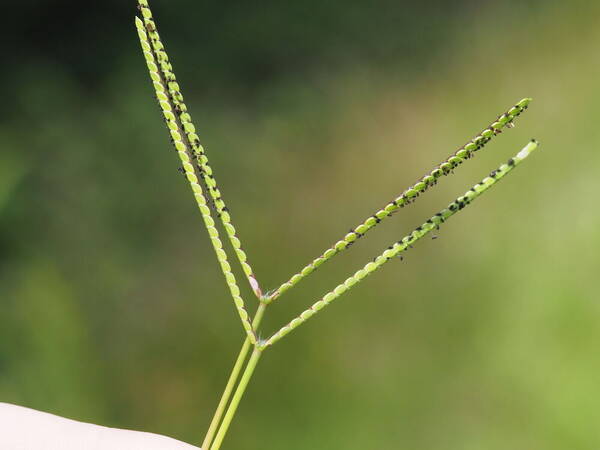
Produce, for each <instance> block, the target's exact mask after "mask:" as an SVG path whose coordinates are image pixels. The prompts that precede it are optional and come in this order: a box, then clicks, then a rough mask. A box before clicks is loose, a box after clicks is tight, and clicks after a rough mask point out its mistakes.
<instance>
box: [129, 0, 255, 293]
mask: <svg viewBox="0 0 600 450" xmlns="http://www.w3.org/2000/svg"><path fill="white" fill-rule="evenodd" d="M138 5H139V9H140V11H141V14H142V17H143V21H144V26H145V28H146V30H145V31H146V32H147V36H148V37H149V38H150V39H149V42H150V44H151V46H152V52H153V54H154V55H155V57H156V60H157V61H158V67H157V69H158V70H157V71H158V72H159V73H160V74H161V76H162V77H163V79H164V80H165V82H166V86H167V87H168V89H166V90H165V95H166V97H167V98H168V101H170V103H171V104H172V105H173V111H171V112H170V118H171V119H172V120H174V121H176V122H177V123H178V125H179V127H180V128H181V129H182V130H183V132H184V133H185V136H186V140H187V144H188V145H189V146H190V147H191V149H192V155H193V161H194V163H195V164H196V165H197V166H198V168H199V173H200V178H201V181H202V182H203V184H204V186H205V188H206V190H207V191H208V192H209V194H210V197H211V199H212V205H213V208H214V210H215V212H216V214H217V216H218V217H219V218H220V219H221V222H222V224H223V227H224V228H225V232H226V233H227V236H228V238H229V241H230V242H231V245H232V246H233V248H234V251H235V253H236V256H237V258H238V260H239V262H240V264H241V266H242V270H243V271H244V274H245V275H246V277H247V279H248V282H249V283H250V287H251V288H252V290H253V292H254V293H255V294H256V296H257V297H258V298H259V299H261V298H262V297H263V294H262V290H261V288H260V286H259V284H258V281H257V280H256V277H255V276H254V273H253V271H252V268H251V267H250V264H248V261H247V256H246V253H245V252H244V250H243V249H242V246H241V242H240V240H239V238H238V237H237V235H236V230H235V227H234V226H233V224H232V223H231V216H230V213H229V210H228V209H227V206H226V205H225V202H224V201H223V197H222V195H221V192H220V190H219V188H218V186H217V184H216V181H215V177H214V176H213V171H212V169H211V167H210V166H209V164H208V158H207V156H206V153H205V152H204V148H203V147H202V145H200V138H199V137H198V134H196V128H195V126H194V124H193V123H192V117H191V116H190V114H189V112H188V109H187V106H186V105H185V103H184V101H183V95H182V93H181V89H180V87H179V84H178V83H177V79H176V78H175V74H174V73H173V67H172V65H171V63H170V62H169V57H168V55H167V53H166V51H165V48H164V45H163V43H162V41H161V39H160V36H159V34H158V31H157V28H156V23H155V22H154V20H153V18H152V12H151V11H150V7H149V6H148V2H147V0H138ZM162 100H164V99H161V98H159V101H162Z"/></svg>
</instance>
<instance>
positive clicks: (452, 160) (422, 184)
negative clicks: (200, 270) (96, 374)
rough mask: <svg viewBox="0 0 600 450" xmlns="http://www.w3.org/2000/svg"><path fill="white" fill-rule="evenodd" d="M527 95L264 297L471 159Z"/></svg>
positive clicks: (291, 283) (507, 122)
mask: <svg viewBox="0 0 600 450" xmlns="http://www.w3.org/2000/svg"><path fill="white" fill-rule="evenodd" d="M530 102H531V98H524V99H523V100H521V101H520V102H518V103H517V104H516V105H514V106H513V107H512V108H510V109H509V110H508V111H507V112H505V113H504V114H502V115H500V116H499V117H498V118H497V119H496V120H495V121H494V122H493V123H492V124H491V125H490V126H489V127H487V128H486V129H484V130H483V131H482V132H481V133H479V134H478V135H477V136H475V137H474V138H473V139H471V140H470V141H469V142H467V143H466V144H465V145H463V146H462V147H460V148H459V149H458V150H457V151H456V152H454V153H453V154H452V155H451V156H449V157H448V158H446V160H445V161H443V162H442V163H440V164H438V165H437V166H436V167H434V168H433V169H432V170H431V171H430V172H429V173H427V174H426V175H425V176H423V177H422V178H421V179H420V180H419V181H417V182H416V183H415V184H414V185H412V186H411V187H409V188H408V189H406V190H405V191H404V192H403V193H402V194H401V195H400V196H399V197H397V198H395V199H394V200H392V201H391V202H389V203H388V204H387V205H385V206H384V207H383V208H381V209H380V210H379V211H377V212H376V213H375V214H373V215H372V216H370V217H369V218H367V219H366V220H365V221H364V222H363V223H361V224H360V225H358V226H357V227H355V228H353V229H352V230H350V232H349V233H348V234H346V235H345V236H344V237H343V238H342V239H340V240H339V241H338V242H336V243H335V244H334V245H333V246H332V247H330V248H329V249H327V250H326V251H325V252H324V253H323V254H322V255H321V256H319V257H318V258H316V259H315V260H313V261H312V262H311V263H310V264H308V265H307V266H306V267H304V268H303V269H302V270H301V271H300V272H298V273H296V274H295V275H293V276H292V277H291V278H290V279H289V280H288V281H286V282H285V283H283V284H282V285H281V286H279V287H278V288H277V289H275V290H274V291H272V292H271V293H270V294H269V295H268V298H267V301H268V302H271V301H273V300H275V299H277V298H278V297H279V296H280V295H281V294H283V293H284V292H285V291H287V290H288V289H290V288H291V287H293V286H295V285H296V284H297V283H298V282H299V281H300V280H302V279H303V278H305V277H306V276H307V275H309V274H311V273H312V272H314V271H315V269H317V268H318V267H319V266H320V265H321V264H323V263H324V262H325V261H327V260H329V259H331V258H333V257H334V256H335V255H337V254H338V253H340V252H341V251H342V250H344V249H346V248H348V247H350V246H351V245H352V244H353V243H354V242H355V241H356V240H357V239H359V238H361V237H362V236H364V234H365V233H367V232H368V231H369V230H370V229H372V228H373V227H374V226H375V225H377V224H378V223H379V222H381V221H382V220H383V219H385V218H386V217H388V216H390V215H392V214H393V213H394V212H395V211H397V210H398V209H400V208H404V206H406V205H408V204H410V203H413V202H414V201H415V200H416V198H417V197H418V196H419V195H420V194H422V193H424V192H425V191H426V190H427V189H428V188H429V187H430V186H433V185H435V184H437V180H438V179H439V178H440V177H441V176H442V175H448V174H450V173H452V171H453V170H454V168H456V167H457V166H458V165H460V164H462V163H463V162H464V161H465V160H467V159H469V158H471V157H472V156H473V154H474V153H475V152H477V151H478V150H480V149H482V148H483V147H484V146H485V144H487V143H488V142H489V141H490V140H491V139H492V138H493V137H494V136H495V135H497V134H499V133H501V132H502V129H503V128H504V127H509V128H512V127H513V126H514V123H513V121H514V120H515V119H516V118H517V117H518V116H519V115H520V114H521V113H522V112H523V111H524V110H526V109H527V107H528V106H529V103H530Z"/></svg>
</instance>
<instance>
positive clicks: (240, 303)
mask: <svg viewBox="0 0 600 450" xmlns="http://www.w3.org/2000/svg"><path fill="white" fill-rule="evenodd" d="M140 3H142V2H141V1H140ZM144 11H149V10H148V9H142V12H144ZM146 14H147V13H144V15H146ZM135 24H136V28H137V31H138V36H139V38H140V43H141V46H142V51H143V54H144V58H145V60H146V65H147V66H148V72H149V73H150V78H151V80H152V84H153V86H154V91H155V93H156V98H157V100H158V103H159V105H160V108H161V110H162V113H163V116H164V118H165V121H166V124H167V127H168V129H169V133H170V134H171V139H172V141H173V145H174V146H175V149H176V150H177V154H178V155H179V159H180V160H181V164H182V170H183V173H184V175H185V177H186V178H187V180H188V182H189V184H190V187H191V188H192V191H193V193H194V197H195V199H196V204H197V205H198V209H199V210H200V213H201V215H202V219H203V220H204V225H205V226H206V229H207V231H208V235H209V237H210V241H211V243H212V245H213V248H214V250H215V253H216V255H217V260H218V261H219V265H220V267H221V270H222V272H223V275H224V276H225V281H226V282H227V286H228V288H229V292H230V293H231V296H232V297H233V301H234V303H235V306H236V309H237V311H238V314H239V316H240V319H241V321H242V325H243V327H244V329H245V330H246V334H247V335H248V338H249V339H250V341H251V342H252V343H253V344H254V343H256V334H255V332H254V330H253V328H252V325H251V323H250V319H249V317H248V312H247V311H246V308H245V305H244V300H243V299H242V297H241V295H240V289H239V287H238V285H237V282H236V279H235V276H234V274H233V272H232V271H231V266H230V265H229V262H228V261H227V254H226V253H225V251H224V249H223V244H222V243H221V239H220V238H219V232H218V230H217V229H216V228H215V222H214V220H213V218H212V216H211V213H210V208H209V206H208V204H207V200H206V197H205V195H204V192H203V189H202V186H201V185H200V183H199V176H198V175H199V174H198V168H197V167H196V166H195V165H194V164H193V158H194V157H193V149H192V148H191V146H190V143H189V140H188V138H187V135H186V133H185V131H184V128H185V124H183V126H182V124H181V122H179V121H178V120H177V117H176V115H175V113H174V111H175V110H176V109H177V107H176V104H175V103H174V102H173V100H172V97H171V95H170V94H169V92H168V88H167V81H166V80H165V78H164V76H163V74H162V72H161V71H160V70H159V69H158V62H157V56H156V53H155V52H154V50H153V48H152V46H151V44H150V42H149V41H148V35H147V30H148V29H150V28H151V27H149V26H148V24H144V22H142V21H141V20H140V19H139V18H138V17H136V20H135Z"/></svg>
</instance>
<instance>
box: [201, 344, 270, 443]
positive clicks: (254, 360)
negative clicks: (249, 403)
mask: <svg viewBox="0 0 600 450" xmlns="http://www.w3.org/2000/svg"><path fill="white" fill-rule="evenodd" d="M261 355H262V351H261V350H260V349H258V348H257V347H255V348H254V352H253V353H252V356H251V357H250V360H249V361H248V365H247V366H246V370H244V373H243V375H242V379H241V380H240V384H239V385H238V387H237V389H236V390H235V394H234V395H233V398H232V399H231V404H230V405H229V409H227V412H226V413H225V417H224V418H223V423H222V424H221V428H219V432H218V433H217V436H216V437H215V440H214V442H213V444H212V446H211V447H210V450H219V449H220V448H221V444H222V443H223V439H224V438H225V434H227V430H228V429H229V425H231V421H232V419H233V416H235V412H236V411H237V408H238V406H239V404H240V400H241V399H242V396H243V395H244V392H246V388H247V387H248V383H249V382H250V378H252V374H253V373H254V369H255V368H256V365H257V364H258V360H259V359H260V356H261ZM205 450H208V449H205Z"/></svg>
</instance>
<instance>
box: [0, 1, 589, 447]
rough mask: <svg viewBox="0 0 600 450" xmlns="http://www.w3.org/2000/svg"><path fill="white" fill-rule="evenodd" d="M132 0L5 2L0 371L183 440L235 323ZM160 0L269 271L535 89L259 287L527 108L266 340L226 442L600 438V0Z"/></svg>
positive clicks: (312, 290) (502, 442)
mask: <svg viewBox="0 0 600 450" xmlns="http://www.w3.org/2000/svg"><path fill="white" fill-rule="evenodd" d="M129 3H131V5H130V4H129ZM133 3H134V2H123V1H120V0H119V1H117V0H113V1H106V2H96V3H94V2H92V3H88V4H86V5H85V7H82V6H81V4H80V3H75V2H67V1H56V2H47V1H37V2H26V3H22V4H19V6H13V7H12V8H13V9H14V11H11V13H10V17H11V18H12V20H11V25H10V27H12V28H8V29H5V32H7V33H8V36H9V38H10V40H9V42H11V43H12V44H11V45H10V46H9V48H8V49H6V61H8V64H7V65H6V66H5V68H4V70H3V71H2V73H1V74H0V80H1V81H2V85H3V86H4V87H5V91H4V92H3V96H4V99H3V103H4V108H3V110H2V120H1V121H0V142H1V145H2V151H1V152H0V299H1V300H2V303H1V304H2V314H0V400H2V401H9V402H14V403H18V404H22V405H25V406H30V407H33V408H37V409H42V410H46V411H51V412H54V413H57V414H61V415H65V416H68V417H73V418H77V419H80V420H86V421H93V422H99V423H103V424H106V425H112V426H119V427H129V428H136V429H143V430H148V431H154V432H159V433H164V434H168V435H171V436H174V437H177V438H179V439H183V440H187V441H190V442H198V441H199V440H200V438H201V436H202V432H203V431H204V429H205V427H206V426H207V424H208V421H209V419H210V416H211V414H212V412H213V408H214V407H215V406H216V402H217V399H218V395H219V394H220V391H221V389H222V387H223V385H224V382H225V376H226V374H227V373H228V370H229V369H230V365H231V364H232V362H233V359H234V357H235V354H236V352H237V349H238V346H239V345H240V344H241V341H242V333H241V330H240V329H239V324H238V322H237V318H236V316H235V314H236V313H235V310H234V308H233V307H232V305H231V304H230V302H229V300H228V298H227V293H226V290H225V288H224V283H223V282H222V280H221V278H220V276H221V275H220V274H219V271H218V268H217V266H216V264H215V261H214V258H213V255H212V250H211V249H210V246H209V244H208V242H207V239H206V236H205V232H204V230H203V229H202V226H201V220H200V216H199V214H198V213H197V211H196V210H195V208H194V205H193V201H192V199H191V198H190V193H189V192H188V188H187V186H186V184H185V183H184V182H183V180H181V178H180V177H181V175H180V174H178V172H177V162H176V161H177V160H176V158H175V156H174V155H173V153H172V151H171V150H170V147H169V143H168V138H167V135H166V133H165V130H164V129H163V124H162V121H161V118H160V115H159V113H158V111H157V107H156V106H155V104H154V99H153V98H152V92H151V87H150V86H149V82H148V80H147V75H146V73H145V67H144V63H143V59H142V57H141V55H140V52H139V49H138V43H137V41H136V36H135V32H134V29H133V14H134V13H135V8H134V7H133ZM153 6H154V9H155V15H156V17H157V21H158V24H159V26H160V27H161V32H162V35H163V37H164V39H165V41H166V43H167V46H168V48H169V52H170V54H171V57H172V58H173V60H174V64H175V69H176V71H177V73H178V76H179V78H180V80H181V83H182V86H183V89H184V91H185V93H186V97H187V100H188V105H189V106H190V108H191V111H192V113H193V115H194V118H195V120H196V123H197V125H198V127H199V128H200V130H201V131H202V138H203V142H204V144H205V146H206V148H207V151H208V153H209V156H210V158H211V162H212V163H213V166H214V168H215V170H216V172H217V174H218V178H219V181H220V184H221V185H222V191H223V193H224V195H225V197H226V199H227V200H228V203H229V205H230V207H231V210H232V214H233V219H234V221H235V222H236V226H237V228H238V229H239V231H240V235H241V238H242V241H243V242H244V243H245V249H246V250H247V252H248V253H249V255H250V258H251V261H252V262H253V266H254V268H255V269H256V271H257V275H258V277H259V278H260V279H261V280H263V281H262V282H263V284H264V285H266V287H275V286H276V285H277V284H278V283H280V282H282V281H283V280H284V279H285V277H286V276H287V275H289V274H291V273H292V272H293V271H295V270H297V269H298V268H299V267H301V266H302V265H303V264H304V263H306V262H307V261H308V260H309V259H311V258H312V257H314V256H316V254H317V253H319V252H320V251H321V250H323V249H324V248H325V247H326V246H328V245H329V244H331V243H332V242H333V241H334V240H335V239H337V238H339V237H340V236H341V235H342V234H343V233H344V232H345V231H346V230H347V229H348V228H349V227H350V226H352V225H355V224H356V223H357V221H359V220H360V219H363V218H364V216H366V215H367V214H369V213H371V212H372V211H373V210H375V208H376V207H378V206H380V205H381V204H383V203H384V202H385V201H387V200H389V199H390V198H392V197H393V196H394V195H395V194H397V193H398V192H400V191H401V190H402V189H403V188H404V187H406V186H407V185H408V184H409V183H410V182H412V181H414V179H416V178H417V176H419V175H421V174H422V173H423V172H424V171H425V170H426V169H428V168H430V166H431V165H432V164H433V163H435V162H438V161H439V160H441V158H443V157H445V156H447V154H449V153H450V151H452V150H454V149H455V148H456V147H458V146H459V145H461V144H462V143H463V142H464V141H466V140H467V138H469V137H471V136H473V135H474V134H475V133H476V132H478V131H479V130H480V129H481V128H482V127H483V126H485V125H487V124H488V123H489V122H490V121H491V120H492V119H493V118H494V117H495V116H496V115H497V114H499V113H501V112H502V111H503V110H504V109H505V108H507V107H508V106H510V105H511V104H512V103H513V102H515V101H517V100H518V99H520V98H522V97H524V96H532V97H534V103H533V104H532V107H531V108H530V110H529V111H528V112H527V114H526V115H525V116H523V117H522V118H521V119H520V120H519V122H518V124H517V128H516V129H514V130H511V131H510V132H507V133H505V134H503V135H502V136H500V137H499V138H498V139H497V140H495V142H493V143H491V144H490V147H489V148H487V149H486V150H485V152H483V153H481V154H480V155H479V156H478V157H477V158H476V159H474V160H473V161H470V162H469V163H468V164H467V165H465V166H464V167H461V169H460V170H459V171H458V174H457V175H456V176H454V177H451V178H448V179H447V180H446V179H445V180H443V183H442V184H441V185H440V186H439V187H438V188H436V189H435V190H433V191H432V192H431V193H430V194H428V195H427V196H425V197H424V198H423V199H422V200H420V201H419V202H418V203H417V204H416V205H414V206H413V207H411V208H409V209H407V210H404V211H402V213H401V214H398V215H397V216H396V217H394V218H393V219H390V222H388V223H384V224H382V226H380V227H378V229H377V230H376V231H374V232H373V235H372V236H371V237H370V238H368V239H366V240H363V241H361V242H360V243H359V244H357V245H355V246H353V248H352V250H350V251H349V252H348V253H347V254H345V255H343V256H340V257H338V259H337V261H336V263H331V264H329V265H327V266H325V267H323V269H322V270H320V271H319V274H318V275H315V276H314V279H313V280H312V281H307V282H306V283H303V285H301V286H299V287H298V288H296V289H295V290H294V291H292V292H291V293H290V294H289V298H286V299H284V300H282V303H281V304H278V305H275V306H273V308H272V310H271V313H270V314H271V317H268V318H267V320H266V323H265V327H266V329H267V330H271V329H274V328H275V326H277V325H279V324H280V323H281V322H282V321H283V320H285V319H289V318H290V317H292V316H293V315H295V313H296V312H297V311H299V310H300V309H301V308H302V307H303V306H304V305H306V304H308V303H309V302H310V301H313V300H314V299H315V298H317V296H318V295H319V294H322V293H323V292H325V291H326V290H328V289H330V288H331V287H332V286H334V285H335V284H337V282H338V281H339V280H340V279H342V278H343V277H344V276H346V275H347V274H349V273H351V272H353V271H354V270H355V269H356V268H357V267H358V266H360V265H362V264H363V263H364V262H365V261H366V260H367V259H368V258H371V257H372V256H374V255H375V254H377V253H378V252H379V251H380V250H381V249H382V248H383V247H384V246H387V245H388V244H389V243H390V242H392V241H395V240H397V239H398V238H399V237H401V236H403V235H404V234H405V232H406V231H407V230H410V229H412V228H413V227H414V226H415V225H417V224H419V223H420V221H421V219H422V218H424V217H426V216H427V215H429V214H430V213H431V212H434V211H436V210H437V209H439V207H440V206H443V205H445V204H446V203H447V202H448V201H449V200H450V199H452V198H454V197H455V195H456V194H460V193H462V192H463V191H464V188H465V187H467V186H469V185H470V184H472V183H473V182H475V181H478V180H479V179H480V178H481V177H482V175H483V174H485V173H487V172H488V171H489V170H490V169H491V168H494V167H496V166H497V165H498V163H499V162H500V161H504V160H505V159H506V158H508V156H510V155H511V154H513V153H514V151H515V150H517V149H518V148H520V147H521V146H522V144H524V143H525V142H527V140H528V139H529V138H531V137H536V138H538V139H539V140H540V141H541V142H542V146H543V147H542V149H541V151H540V153H539V154H537V155H535V156H534V157H532V158H531V160H530V161H527V162H526V163H525V164H524V165H523V167H522V168H519V169H518V171H517V172H516V173H515V174H514V175H511V177H510V179H509V180H508V181H505V182H503V183H502V184H501V185H500V186H498V187H497V188H496V189H495V191H494V193H491V194H490V195H488V196H486V198H484V199H482V200H481V201H478V202H476V204H474V205H473V206H472V207H470V208H468V209H467V210H465V211H464V213H461V215H460V216H459V217H457V218H456V220H454V221H452V222H451V223H449V224H448V225H447V226H446V227H445V228H444V229H443V230H442V231H441V233H440V239H437V240H435V241H428V242H425V243H422V244H420V245H418V246H417V247H416V248H415V249H414V250H411V251H410V252H409V253H408V254H407V257H406V258H405V260H404V261H403V262H401V261H397V262H396V263H394V264H392V265H391V266H389V267H386V268H385V269H384V270H382V271H381V272H379V273H377V274H376V275H374V276H373V277H371V278H370V279H369V280H367V281H365V283H363V284H362V286H359V287H357V288H356V289H354V292H352V293H350V294H349V295H348V296H347V298H346V299H345V300H343V301H342V302H340V303H339V304H338V305H336V306H333V307H332V308H331V309H330V310H329V311H327V313H324V314H323V316H321V317H319V318H315V320H314V321H311V323H310V324H309V325H306V326H305V327H303V328H302V329H300V330H298V332H297V333H294V334H293V335H291V336H290V337H289V340H287V342H283V343H281V344H278V345H277V346H275V347H273V349H272V350H271V351H269V352H268V353H267V354H266V355H265V357H264V358H263V360H262V362H261V365H260V366H259V368H258V371H257V374H256V378H255V380H254V381H253V384H252V386H251V388H250V390H249V392H248V393H247V397H246V398H245V399H244V401H243V403H242V407H241V408H240V411H239V415H238V417H237V418H236V421H235V422H234V424H233V428H232V433H231V435H230V436H229V437H228V438H227V442H226V445H227V447H228V448H232V449H234V448H240V449H242V448H244V449H254V448H261V449H271V448H272V449H281V448H286V449H289V450H294V449H302V450H304V449H306V448H311V449H331V448H345V449H359V448H361V449H362V448H384V449H387V448H419V449H423V450H425V449H432V450H433V449H441V448H444V449H448V450H450V449H461V450H463V449H467V450H468V449H481V448H486V449H489V450H494V449H503V450H504V449H506V448H513V449H528V450H529V449H544V450H552V449H564V448H571V449H590V448H596V447H598V446H599V445H600V435H599V434H598V431H597V424H598V422H599V420H600V413H598V411H597V407H596V405H597V404H598V403H599V402H600V387H599V384H598V382H597V379H598V373H599V371H600V357H599V356H598V351H597V344H598V343H599V342H600V327H598V318H599V313H600V306H599V301H598V300H599V298H598V293H597V287H596V286H597V277H598V275H597V274H598V272H599V269H600V263H599V262H598V255H597V253H598V251H597V249H598V248H599V246H600V231H599V230H600V227H599V226H598V222H599V219H600V212H599V210H598V208H597V207H596V204H597V198H598V196H599V195H600V180H599V179H598V176H597V174H596V172H597V167H598V165H599V164H600V156H599V155H600V152H599V151H598V148H600V128H599V127H598V126H597V121H598V119H599V118H600V85H599V84H598V82H597V80H598V78H599V75H600V73H599V72H600V52H598V46H599V45H600V29H599V28H598V27H597V19H598V17H599V13H600V4H596V3H594V2H589V1H583V0H574V1H571V2H558V1H544V2H542V1H516V0H514V1H500V2H474V1H461V2H452V3H449V2H443V1H432V2H391V1H383V2H363V1H358V0H349V1H346V2H337V1H333V2H317V1H307V2H275V1H266V2H261V3H260V4H255V3H249V2H193V1H191V0H187V1H181V2H159V1H154V2H153ZM361 184H362V185H367V186H368V189H364V188H361V187H360V185H361ZM332 205H333V206H332ZM277 254H283V255H285V258H283V257H277V256H276V255H277ZM246 297H247V298H248V299H250V298H251V297H250V295H249V293H246Z"/></svg>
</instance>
